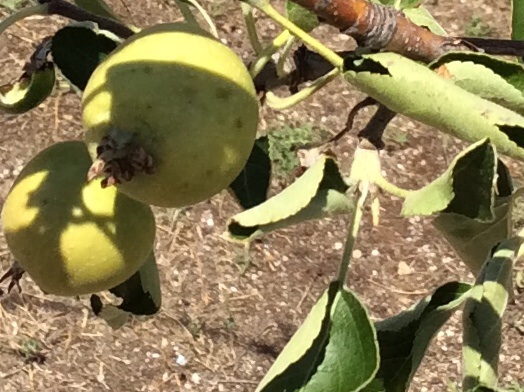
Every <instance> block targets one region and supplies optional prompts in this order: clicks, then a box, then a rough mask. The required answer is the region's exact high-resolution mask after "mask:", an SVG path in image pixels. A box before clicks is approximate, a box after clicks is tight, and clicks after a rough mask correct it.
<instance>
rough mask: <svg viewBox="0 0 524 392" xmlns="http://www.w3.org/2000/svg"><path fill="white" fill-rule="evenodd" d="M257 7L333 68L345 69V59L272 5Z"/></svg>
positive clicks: (266, 4)
mask: <svg viewBox="0 0 524 392" xmlns="http://www.w3.org/2000/svg"><path fill="white" fill-rule="evenodd" d="M255 3H256V2H255ZM255 6H256V7H257V8H258V9H259V10H260V11H262V12H263V13H264V14H266V15H267V16H268V17H270V18H271V19H273V20H274V21H275V22H276V23H278V24H279V25H280V26H282V27H283V28H284V29H286V30H289V32H290V33H291V34H293V35H294V36H296V37H298V38H299V39H300V40H302V41H303V42H304V43H305V44H306V45H308V46H310V47H311V48H312V49H313V50H314V51H316V52H317V53H319V54H320V55H321V56H322V57H324V58H325V59H326V60H327V61H329V62H330V63H331V64H333V66H335V67H336V68H338V69H342V68H343V65H344V59H343V58H342V57H340V56H339V55H338V54H336V53H335V52H334V51H332V50H331V49H329V48H328V47H326V46H325V45H324V44H322V42H320V41H319V40H317V39H315V38H313V37H312V36H311V35H309V34H308V33H306V32H305V31H304V30H302V29H301V28H299V27H298V26H297V25H295V24H294V23H292V22H291V21H290V20H288V19H287V18H286V17H284V16H282V15H280V13H279V12H278V11H277V10H276V9H275V8H274V7H273V6H272V5H271V4H269V3H266V2H263V4H261V5H255Z"/></svg>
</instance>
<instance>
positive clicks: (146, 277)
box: [91, 252, 162, 328]
mask: <svg viewBox="0 0 524 392" xmlns="http://www.w3.org/2000/svg"><path fill="white" fill-rule="evenodd" d="M109 291H110V292H111V293H113V294H114V295H116V296H117V297H120V298H122V300H123V301H122V303H121V304H120V305H118V306H114V305H107V306H105V307H104V306H103V304H102V302H101V300H100V297H99V296H98V295H96V294H93V295H92V296H91V308H92V309H93V312H94V313H95V314H96V315H98V316H100V317H102V318H104V319H105V320H106V321H107V322H108V323H109V324H110V325H113V327H114V328H119V327H120V326H122V325H123V323H125V321H126V320H127V318H128V316H129V315H130V314H133V315H137V316H147V315H153V314H155V313H157V312H158V311H159V310H160V307H161V305H162V293H161V287H160V277H159V274H158V268H157V265H156V258H155V254H154V252H151V254H150V256H149V257H148V259H147V260H146V261H145V263H144V264H143V265H142V267H141V268H140V269H139V270H138V271H137V272H136V273H135V274H134V275H133V276H131V277H130V278H129V279H127V280H126V281H125V282H123V283H121V284H119V285H118V286H115V287H113V288H112V289H110V290H109ZM106 309H107V310H106ZM126 313H127V314H126Z"/></svg>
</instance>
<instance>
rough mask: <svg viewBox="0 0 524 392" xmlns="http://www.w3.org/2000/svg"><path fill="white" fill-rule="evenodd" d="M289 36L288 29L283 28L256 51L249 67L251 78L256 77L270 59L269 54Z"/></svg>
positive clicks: (284, 42) (283, 43) (279, 46)
mask: <svg viewBox="0 0 524 392" xmlns="http://www.w3.org/2000/svg"><path fill="white" fill-rule="evenodd" d="M289 37H291V35H290V34H289V31H287V30H284V31H283V32H281V33H280V34H279V35H277V36H276V37H275V39H273V41H272V42H271V43H270V44H269V45H268V46H266V47H265V48H264V49H262V50H261V51H260V52H259V53H258V56H257V58H256V59H255V61H254V62H253V64H252V65H251V67H250V74H251V77H252V78H253V79H254V78H256V76H257V75H258V74H259V73H260V71H262V69H264V66H265V65H266V64H267V63H268V62H269V61H270V60H271V56H273V54H275V53H276V52H277V51H278V50H279V49H280V48H281V47H282V46H284V45H285V44H286V42H287V40H288V39H289Z"/></svg>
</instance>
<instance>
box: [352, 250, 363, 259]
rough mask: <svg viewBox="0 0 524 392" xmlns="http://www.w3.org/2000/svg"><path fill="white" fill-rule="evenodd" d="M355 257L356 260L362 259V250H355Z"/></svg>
mask: <svg viewBox="0 0 524 392" xmlns="http://www.w3.org/2000/svg"><path fill="white" fill-rule="evenodd" d="M353 257H354V258H355V259H360V258H361V257H362V252H361V251H360V250H358V249H355V250H354V251H353Z"/></svg>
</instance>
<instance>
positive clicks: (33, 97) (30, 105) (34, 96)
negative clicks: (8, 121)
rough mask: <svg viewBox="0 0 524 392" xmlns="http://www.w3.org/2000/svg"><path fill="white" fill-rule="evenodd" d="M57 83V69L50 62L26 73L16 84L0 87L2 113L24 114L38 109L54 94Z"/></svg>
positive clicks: (0, 109) (0, 108)
mask: <svg viewBox="0 0 524 392" xmlns="http://www.w3.org/2000/svg"><path fill="white" fill-rule="evenodd" d="M55 81H56V77H55V67H54V65H53V63H50V62H44V63H43V65H41V66H40V67H39V68H38V69H36V70H34V71H30V72H27V71H26V72H24V74H23V75H22V76H21V77H20V78H19V79H18V80H17V81H16V82H15V83H8V84H4V85H2V86H0V112H4V113H9V114H22V113H26V112H28V111H30V110H32V109H34V108H36V107H37V106H38V105H40V104H41V103H42V102H43V101H44V100H45V99H46V98H47V97H48V96H49V94H51V93H52V92H53V89H54V87H55Z"/></svg>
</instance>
